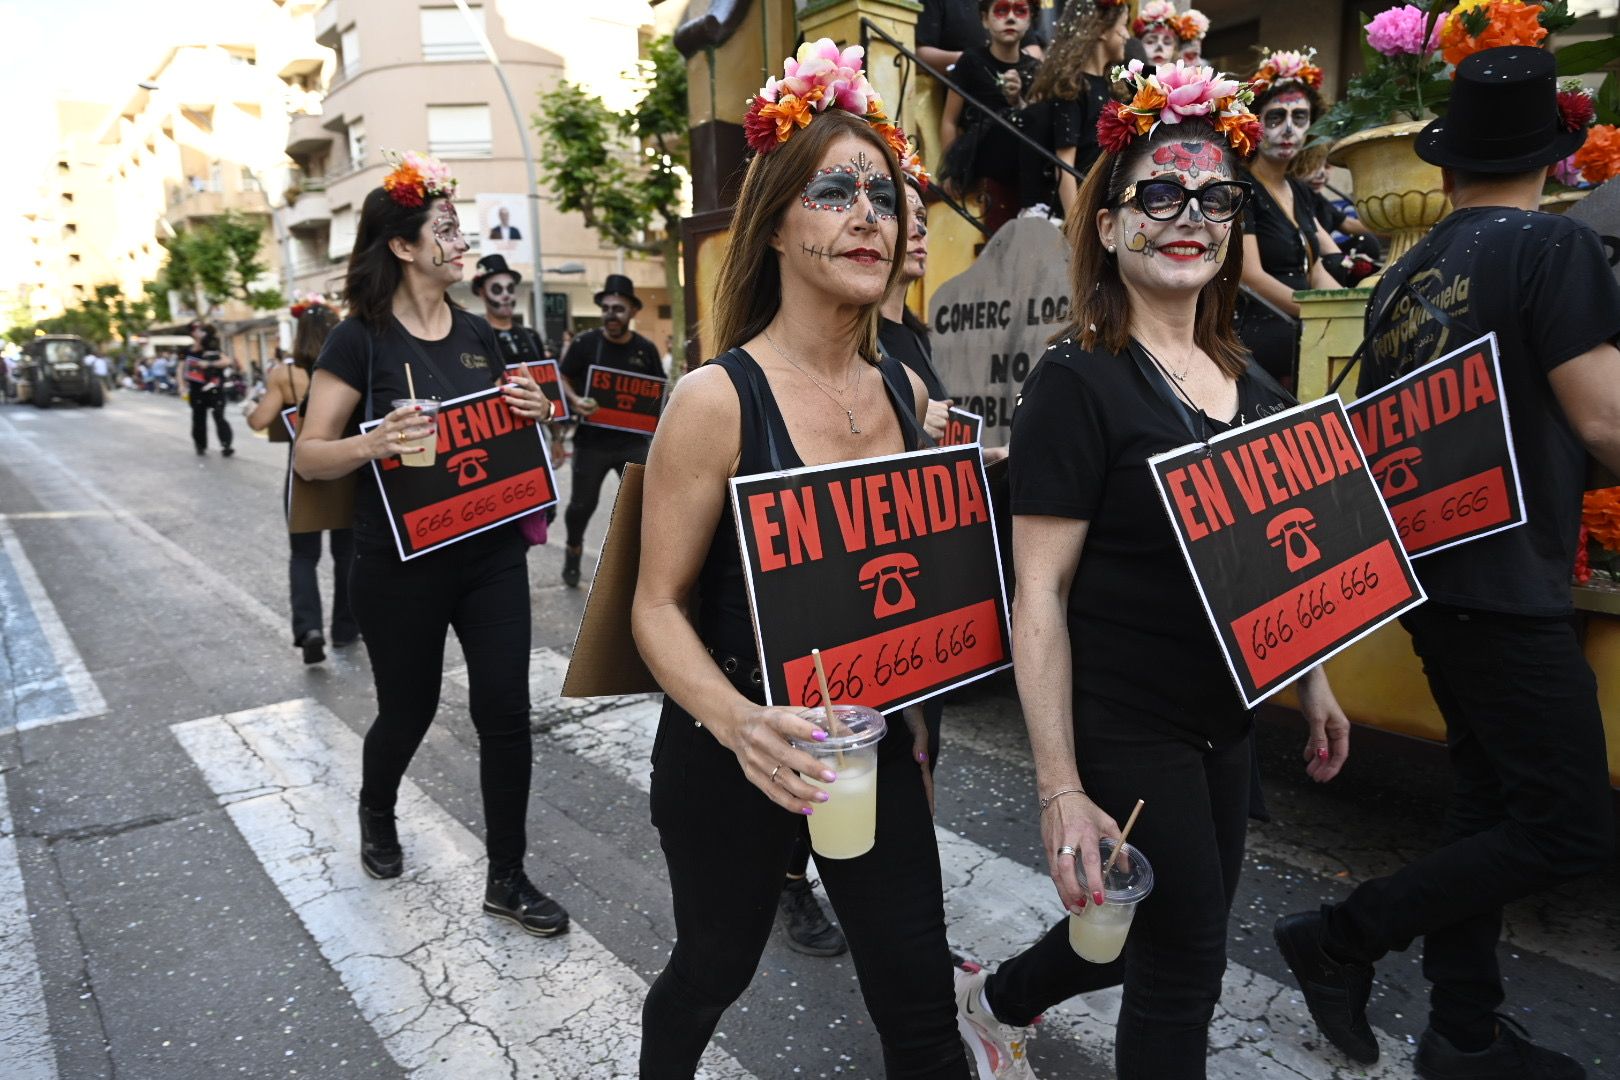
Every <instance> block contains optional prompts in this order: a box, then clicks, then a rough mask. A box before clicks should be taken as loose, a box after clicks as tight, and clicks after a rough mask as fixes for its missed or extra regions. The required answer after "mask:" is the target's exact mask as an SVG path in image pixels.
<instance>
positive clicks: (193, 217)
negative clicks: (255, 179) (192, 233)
mask: <svg viewBox="0 0 1620 1080" xmlns="http://www.w3.org/2000/svg"><path fill="white" fill-rule="evenodd" d="M233 211H234V212H236V213H239V214H248V215H263V216H265V217H268V216H269V215H270V200H269V199H267V198H265V194H264V192H262V191H180V192H177V193H176V196H175V198H174V199H173V201H172V202H171V203H170V205H169V212H168V213H167V214H165V215H164V217H165V218H167V219H168V222H169V224H170V225H171V226H173V227H175V228H177V229H178V228H179V227H181V226H182V225H184V224H187V223H189V222H192V221H202V220H206V219H208V218H217V217H224V216H225V215H226V214H229V213H231V212H233Z"/></svg>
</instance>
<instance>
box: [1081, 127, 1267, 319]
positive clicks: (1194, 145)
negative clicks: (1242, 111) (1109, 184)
mask: <svg viewBox="0 0 1620 1080" xmlns="http://www.w3.org/2000/svg"><path fill="white" fill-rule="evenodd" d="M1234 164H1235V160H1234V154H1233V152H1232V149H1231V148H1230V147H1229V146H1227V145H1226V143H1225V142H1221V141H1215V140H1211V139H1202V138H1201V139H1198V140H1196V141H1192V142H1173V143H1166V144H1164V145H1162V146H1159V147H1156V148H1155V149H1154V150H1153V152H1152V153H1151V154H1149V155H1148V156H1147V157H1146V158H1145V159H1143V161H1142V162H1141V163H1140V164H1138V165H1137V166H1136V167H1135V168H1134V169H1132V170H1131V173H1130V181H1131V184H1130V186H1129V187H1127V188H1126V195H1127V198H1126V199H1125V200H1124V201H1123V202H1122V203H1121V205H1120V206H1119V207H1118V208H1117V209H1112V210H1109V209H1104V210H1101V211H1098V214H1097V235H1098V238H1099V239H1100V240H1101V241H1102V243H1103V245H1104V246H1105V247H1110V248H1112V249H1113V251H1114V256H1113V257H1114V258H1115V259H1117V260H1118V262H1119V273H1120V277H1121V278H1122V279H1123V280H1124V282H1125V284H1126V287H1127V288H1128V289H1130V290H1131V291H1132V292H1134V293H1137V294H1140V295H1143V296H1146V297H1157V298H1166V297H1171V296H1180V295H1186V294H1189V293H1191V294H1197V293H1198V291H1199V290H1201V289H1202V288H1203V287H1204V286H1205V285H1207V284H1209V282H1210V280H1211V279H1213V278H1214V277H1215V275H1216V274H1218V273H1220V270H1221V266H1222V264H1223V263H1224V261H1225V259H1226V250H1227V247H1226V246H1227V244H1229V243H1231V242H1232V231H1233V230H1234V229H1235V228H1237V215H1238V213H1239V212H1240V211H1241V208H1242V204H1243V194H1242V190H1241V189H1240V188H1235V187H1233V186H1232V177H1233V166H1234ZM1172 185H1179V187H1181V188H1184V189H1186V190H1187V191H1190V192H1193V193H1195V194H1196V195H1197V196H1198V197H1197V198H1192V197H1188V196H1185V195H1183V193H1182V192H1181V191H1178V190H1176V189H1175V187H1173V186H1172ZM1183 199H1184V200H1185V201H1184V203H1183V204H1182V205H1181V206H1180V209H1179V210H1177V209H1176V204H1177V202H1178V201H1181V200H1183ZM1210 214H1214V215H1215V217H1217V218H1225V220H1222V221H1217V220H1213V219H1212V218H1211V217H1210Z"/></svg>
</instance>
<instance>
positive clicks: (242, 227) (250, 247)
mask: <svg viewBox="0 0 1620 1080" xmlns="http://www.w3.org/2000/svg"><path fill="white" fill-rule="evenodd" d="M164 247H165V248H166V249H167V251H168V258H167V259H165V260H164V263H163V269H162V270H161V271H159V279H158V280H159V284H160V285H161V286H162V287H163V288H165V289H172V290H174V291H175V292H178V293H180V294H182V295H184V296H189V297H191V298H192V299H193V307H194V308H195V309H196V310H198V311H206V310H207V309H208V308H210V307H212V306H213V305H215V304H222V303H224V302H225V301H227V300H245V301H246V302H247V303H248V304H249V305H250V306H252V307H253V308H254V309H255V310H259V311H263V310H266V309H269V308H276V307H280V306H281V305H282V304H283V303H285V301H284V300H283V299H282V296H281V293H280V292H279V291H278V290H276V289H258V288H255V287H254V286H255V284H256V283H257V282H258V280H259V279H260V278H261V277H263V276H264V272H265V266H264V261H263V259H262V257H261V256H262V253H263V250H264V230H263V229H262V228H260V226H258V225H257V224H255V223H254V222H253V221H251V220H249V219H248V218H245V217H243V216H242V215H241V214H237V213H230V214H226V215H225V216H224V217H222V218H217V219H214V220H211V221H205V222H203V223H202V224H201V225H199V226H197V227H196V228H191V229H187V230H186V231H185V232H183V233H180V234H179V235H177V236H175V237H174V238H173V239H171V240H169V241H168V242H167V243H166V244H164Z"/></svg>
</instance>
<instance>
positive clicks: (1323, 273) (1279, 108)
mask: <svg viewBox="0 0 1620 1080" xmlns="http://www.w3.org/2000/svg"><path fill="white" fill-rule="evenodd" d="M1315 59H1316V50H1315V49H1304V50H1302V51H1300V52H1267V53H1266V55H1265V58H1264V59H1263V60H1262V61H1261V64H1260V70H1258V71H1256V72H1255V73H1254V78H1253V79H1251V80H1250V85H1251V86H1252V87H1253V88H1254V114H1255V115H1256V116H1258V117H1259V118H1260V146H1259V152H1258V153H1256V154H1255V155H1254V156H1253V157H1252V158H1251V159H1250V161H1249V167H1248V178H1249V179H1250V180H1252V181H1253V182H1254V198H1253V199H1252V200H1251V201H1250V203H1249V208H1248V210H1247V211H1246V212H1245V214H1244V217H1243V234H1244V235H1243V256H1244V258H1243V284H1244V285H1245V286H1246V287H1247V288H1248V289H1250V290H1252V291H1253V292H1254V293H1255V294H1256V295H1257V296H1259V297H1260V300H1262V301H1264V303H1261V302H1259V301H1256V300H1254V299H1252V298H1249V297H1245V298H1244V300H1243V302H1242V303H1240V304H1239V306H1238V336H1239V337H1241V338H1242V339H1243V344H1245V345H1247V346H1248V347H1249V351H1250V352H1252V353H1253V354H1254V358H1255V359H1256V360H1258V361H1260V364H1261V366H1262V367H1264V368H1265V369H1266V370H1267V371H1269V372H1270V373H1271V374H1272V375H1273V376H1275V377H1276V378H1277V379H1279V380H1280V381H1281V382H1282V383H1283V384H1284V385H1285V386H1288V387H1290V388H1291V387H1292V386H1293V385H1294V375H1295V368H1296V367H1297V366H1298V364H1299V322H1298V319H1299V305H1298V304H1297V303H1295V302H1294V291H1295V290H1296V289H1337V288H1338V287H1339V283H1338V281H1336V280H1335V279H1334V277H1333V275H1332V274H1330V273H1328V270H1327V267H1326V266H1324V265H1323V260H1324V259H1327V258H1330V257H1331V258H1335V259H1336V258H1337V257H1338V255H1339V245H1337V244H1335V243H1334V242H1333V237H1331V236H1329V235H1328V231H1327V228H1326V226H1324V225H1323V224H1322V223H1321V222H1319V221H1317V220H1316V212H1315V200H1313V199H1312V197H1311V191H1310V189H1309V188H1308V187H1306V186H1305V183H1304V181H1302V180H1298V179H1296V178H1294V177H1291V176H1289V175H1288V166H1289V165H1290V163H1292V162H1293V160H1294V159H1295V158H1296V157H1298V156H1299V152H1300V151H1301V150H1303V149H1304V148H1305V135H1306V132H1307V131H1309V130H1310V127H1311V125H1312V124H1313V123H1315V122H1316V118H1317V117H1319V116H1321V115H1322V95H1321V93H1320V91H1321V87H1322V69H1321V68H1319V67H1317V66H1316V64H1315ZM1279 311H1280V312H1281V313H1282V314H1283V315H1286V316H1288V317H1287V318H1282V317H1279V316H1278V314H1277V312H1279Z"/></svg>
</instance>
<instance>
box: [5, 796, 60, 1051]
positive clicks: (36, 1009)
mask: <svg viewBox="0 0 1620 1080" xmlns="http://www.w3.org/2000/svg"><path fill="white" fill-rule="evenodd" d="M16 835H17V834H16V829H15V828H14V827H13V824H12V818H11V802H10V800H9V799H7V797H6V778H5V777H4V776H0V1063H4V1065H5V1075H6V1077H7V1080H56V1076H57V1074H56V1054H55V1053H54V1052H53V1051H52V1050H51V1031H50V1024H49V1022H48V1018H47V1016H46V1012H45V988H44V986H43V985H42V984H41V982H40V978H39V957H38V955H37V954H36V953H35V952H34V933H33V930H32V929H31V928H30V926H29V922H28V901H27V898H26V897H25V896H24V895H23V880H22V868H21V867H20V866H19V865H18V862H17V840H16Z"/></svg>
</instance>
